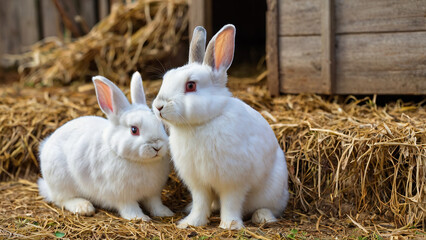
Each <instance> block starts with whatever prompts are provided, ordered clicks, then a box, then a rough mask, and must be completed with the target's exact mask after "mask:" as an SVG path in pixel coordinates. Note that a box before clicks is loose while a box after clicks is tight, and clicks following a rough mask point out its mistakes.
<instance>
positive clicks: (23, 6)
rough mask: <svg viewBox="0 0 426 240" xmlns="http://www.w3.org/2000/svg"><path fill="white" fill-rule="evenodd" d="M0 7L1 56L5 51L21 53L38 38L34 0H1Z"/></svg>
mask: <svg viewBox="0 0 426 240" xmlns="http://www.w3.org/2000/svg"><path fill="white" fill-rule="evenodd" d="M0 9H1V10H0V11H1V12H0V15H1V16H0V22H1V28H0V29H1V30H0V39H1V47H0V49H1V50H0V54H2V56H3V54H5V53H10V54H18V53H22V52H24V51H25V50H28V47H29V46H30V45H31V44H33V43H35V42H37V41H38V40H39V28H38V22H37V13H36V3H35V1H32V0H16V1H1V5H0ZM3 63H5V62H4V61H3V60H2V65H3Z"/></svg>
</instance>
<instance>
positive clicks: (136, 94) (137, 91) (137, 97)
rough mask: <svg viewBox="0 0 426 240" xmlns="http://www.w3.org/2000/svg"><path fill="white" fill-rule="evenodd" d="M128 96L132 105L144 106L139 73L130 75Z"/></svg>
mask: <svg viewBox="0 0 426 240" xmlns="http://www.w3.org/2000/svg"><path fill="white" fill-rule="evenodd" d="M130 96H131V97H132V103H133V104H135V103H136V104H144V105H146V98H145V92H144V90H143V84H142V76H141V74H140V73H139V72H137V71H136V72H135V73H133V75H132V81H131V82H130Z"/></svg>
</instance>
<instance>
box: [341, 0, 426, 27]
mask: <svg viewBox="0 0 426 240" xmlns="http://www.w3.org/2000/svg"><path fill="white" fill-rule="evenodd" d="M425 13H426V0H403V1H401V0H374V1H371V0H357V1H344V0H336V22H337V23H338V24H337V26H336V27H337V28H336V31H337V32H338V33H364V32H403V31H425V30H426V20H425Z"/></svg>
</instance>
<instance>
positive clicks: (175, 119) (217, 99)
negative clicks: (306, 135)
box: [153, 25, 289, 229]
mask: <svg viewBox="0 0 426 240" xmlns="http://www.w3.org/2000/svg"><path fill="white" fill-rule="evenodd" d="M226 27H228V28H229V27H230V26H229V25H228V26H225V27H224V28H223V29H225V28H226ZM232 27H233V26H232ZM223 29H222V30H223ZM222 30H221V31H222ZM221 31H219V33H220V32H221ZM219 33H218V34H219ZM218 34H216V35H215V37H213V39H212V41H214V40H215V39H216V36H217V35H218ZM212 41H211V42H212ZM210 44H211V43H209V45H210ZM213 44H214V42H213ZM207 49H209V47H208V48H207ZM232 49H233V48H232ZM211 53H212V52H209V50H207V52H206V58H207V57H208V56H207V55H208V54H211ZM232 54H233V53H232ZM228 57H229V56H228ZM231 57H233V56H231ZM228 60H229V59H228ZM228 62H229V61H228ZM228 67H229V66H223V67H221V68H219V70H217V69H215V68H214V66H211V65H209V64H207V63H206V60H205V61H204V63H203V64H200V63H197V62H190V63H188V64H187V65H185V66H183V67H180V68H177V69H173V70H170V71H169V72H167V73H166V74H165V76H164V79H163V83H162V86H161V88H160V91H159V94H158V96H157V97H156V99H155V100H154V102H153V106H154V107H153V110H154V113H155V114H156V116H157V117H158V118H160V119H162V120H163V121H164V122H165V123H166V124H167V125H169V127H170V139H169V140H170V150H171V154H172V159H173V162H174V165H175V167H176V169H177V172H178V174H179V176H180V177H181V178H182V179H183V181H184V182H185V184H186V185H187V186H188V188H189V190H190V191H191V194H192V198H193V206H192V208H191V212H190V214H189V215H188V216H187V217H186V218H184V219H183V220H181V221H180V223H179V225H178V227H181V228H185V227H187V226H188V225H192V226H200V225H205V224H207V222H208V217H209V216H210V213H211V206H212V202H213V201H214V200H215V198H216V196H218V197H219V199H220V209H221V223H220V227H221V228H225V229H239V228H241V227H243V222H242V216H243V215H246V214H252V213H254V214H253V218H252V221H253V222H255V223H261V222H272V221H275V217H274V216H279V215H280V214H282V212H283V210H284V209H285V207H286V205H287V202H288V198H289V193H288V173H287V165H286V161H285V156H284V153H283V151H282V149H281V148H280V146H279V144H278V142H277V139H276V137H275V135H274V132H273V131H272V129H271V127H270V126H269V124H268V122H267V121H266V120H265V119H264V118H263V117H262V115H260V114H259V113H258V112H257V111H256V110H254V109H253V108H251V107H250V106H248V105H247V104H245V103H244V102H242V101H241V100H239V99H237V98H234V97H232V96H231V93H230V92H229V90H228V89H227V88H226V86H225V84H226V82H227V76H226V69H227V68H228ZM187 81H194V82H196V84H197V91H196V92H188V93H185V85H186V82H187ZM159 109H161V110H159Z"/></svg>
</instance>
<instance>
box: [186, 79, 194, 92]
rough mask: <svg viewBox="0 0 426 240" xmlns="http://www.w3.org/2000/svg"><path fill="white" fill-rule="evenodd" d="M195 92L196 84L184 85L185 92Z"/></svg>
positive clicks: (192, 82)
mask: <svg viewBox="0 0 426 240" xmlns="http://www.w3.org/2000/svg"><path fill="white" fill-rule="evenodd" d="M196 90H197V84H196V83H195V82H194V81H189V82H187V83H186V88H185V92H195V91H196Z"/></svg>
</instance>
